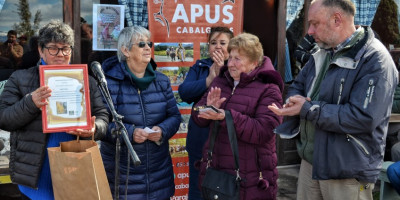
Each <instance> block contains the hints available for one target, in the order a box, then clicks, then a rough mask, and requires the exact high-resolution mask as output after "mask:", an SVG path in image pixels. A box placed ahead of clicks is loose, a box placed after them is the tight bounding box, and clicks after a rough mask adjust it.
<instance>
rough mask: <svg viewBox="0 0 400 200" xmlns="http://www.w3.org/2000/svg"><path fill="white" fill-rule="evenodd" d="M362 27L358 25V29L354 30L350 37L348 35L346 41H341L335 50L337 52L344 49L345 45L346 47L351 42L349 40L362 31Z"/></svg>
mask: <svg viewBox="0 0 400 200" xmlns="http://www.w3.org/2000/svg"><path fill="white" fill-rule="evenodd" d="M361 30H362V29H361V27H358V28H357V29H356V31H354V33H353V34H351V35H350V37H348V38H347V39H346V40H345V41H344V42H342V43H340V44H339V45H337V46H336V47H335V48H333V52H334V53H336V52H338V51H340V50H342V49H343V48H344V47H346V45H347V44H349V42H350V41H351V40H352V39H353V38H354V37H355V36H356V35H357V34H358V33H360V31H361Z"/></svg>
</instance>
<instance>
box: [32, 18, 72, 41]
mask: <svg viewBox="0 0 400 200" xmlns="http://www.w3.org/2000/svg"><path fill="white" fill-rule="evenodd" d="M38 37H39V38H38V44H39V46H40V47H41V48H43V47H44V46H45V45H46V44H47V43H50V42H54V43H65V44H69V45H71V46H74V31H73V30H72V28H71V27H70V26H69V25H68V24H65V23H63V22H61V21H60V20H51V21H50V22H49V23H48V24H46V25H44V26H43V27H42V28H41V29H40V30H39V36H38Z"/></svg>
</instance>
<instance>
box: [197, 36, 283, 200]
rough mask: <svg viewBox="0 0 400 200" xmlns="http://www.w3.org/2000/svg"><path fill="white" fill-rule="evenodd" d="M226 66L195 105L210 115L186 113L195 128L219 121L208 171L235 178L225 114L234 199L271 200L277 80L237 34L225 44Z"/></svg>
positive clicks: (254, 40)
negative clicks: (230, 125) (233, 138)
mask: <svg viewBox="0 0 400 200" xmlns="http://www.w3.org/2000/svg"><path fill="white" fill-rule="evenodd" d="M228 52H229V60H228V65H227V66H224V67H222V68H221V70H220V73H219V74H218V76H216V77H215V78H214V81H212V83H211V85H210V87H209V89H208V91H207V92H206V93H205V94H204V95H203V97H202V98H201V100H200V101H199V102H198V103H197V104H196V105H195V106H196V107H197V106H204V105H212V106H214V107H215V108H217V109H218V110H219V113H217V112H214V111H212V110H208V111H203V112H197V111H194V110H192V117H193V121H194V122H195V123H196V124H197V125H198V126H200V127H210V132H211V131H212V128H213V127H214V123H215V121H216V120H222V121H221V123H220V130H219V133H218V136H217V138H216V140H215V147H214V150H213V153H212V162H210V163H209V164H210V167H212V168H214V169H217V170H221V171H225V172H227V173H230V174H233V175H235V174H236V171H235V164H234V158H233V154H232V150H231V146H230V143H229V138H228V133H227V127H226V123H225V112H224V110H229V111H230V112H231V113H232V118H233V122H234V126H235V127H234V128H235V129H236V134H237V144H238V152H239V175H240V177H241V178H242V180H245V181H241V182H240V199H242V200H246V199H265V200H269V199H276V195H277V194H276V193H277V190H278V185H277V179H278V171H277V169H276V166H277V162H278V160H277V155H276V147H275V133H274V131H273V130H274V128H275V127H276V126H278V125H279V124H280V123H281V122H282V117H279V116H277V115H276V114H275V113H273V112H272V111H271V110H269V109H268V105H270V104H272V103H274V104H276V105H282V103H283V101H282V91H283V87H284V84H283V80H282V78H281V76H280V74H279V73H278V72H277V71H276V70H275V69H274V67H273V65H272V63H271V60H270V59H269V58H268V57H266V56H264V53H263V48H262V45H261V43H260V41H259V39H258V37H257V36H255V35H252V34H249V33H242V34H239V35H237V36H235V37H234V38H232V39H231V40H230V41H229V45H228ZM209 142H210V138H208V140H207V142H206V143H205V145H204V147H203V153H202V160H201V163H200V177H199V180H200V181H199V183H200V184H201V183H202V181H203V178H204V175H205V173H206V168H207V164H208V162H207V157H208V154H207V150H208V148H209Z"/></svg>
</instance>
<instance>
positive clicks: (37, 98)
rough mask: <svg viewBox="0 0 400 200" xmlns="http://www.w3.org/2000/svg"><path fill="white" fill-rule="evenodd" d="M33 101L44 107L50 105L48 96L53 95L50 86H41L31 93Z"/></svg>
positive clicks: (37, 105) (39, 106)
mask: <svg viewBox="0 0 400 200" xmlns="http://www.w3.org/2000/svg"><path fill="white" fill-rule="evenodd" d="M31 96H32V101H33V103H35V105H36V107H38V108H40V109H41V108H42V107H43V106H45V105H48V104H49V103H48V102H47V98H49V97H50V96H51V89H50V87H49V86H47V85H45V86H41V87H39V88H38V89H36V90H35V91H33V92H32V93H31Z"/></svg>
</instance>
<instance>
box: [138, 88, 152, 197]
mask: <svg viewBox="0 0 400 200" xmlns="http://www.w3.org/2000/svg"><path fill="white" fill-rule="evenodd" d="M137 92H138V95H139V101H140V108H141V110H142V112H143V122H144V127H146V126H147V125H146V124H145V123H146V116H145V112H144V107H143V101H142V96H141V91H140V89H137ZM144 143H145V146H146V152H149V145H148V144H149V143H148V142H147V141H145V142H144ZM146 160H149V154H148V153H146ZM146 171H147V173H146V174H147V177H146V185H147V188H146V189H147V192H149V191H150V186H149V183H150V182H149V177H148V174H149V163H148V162H147V163H146Z"/></svg>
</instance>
